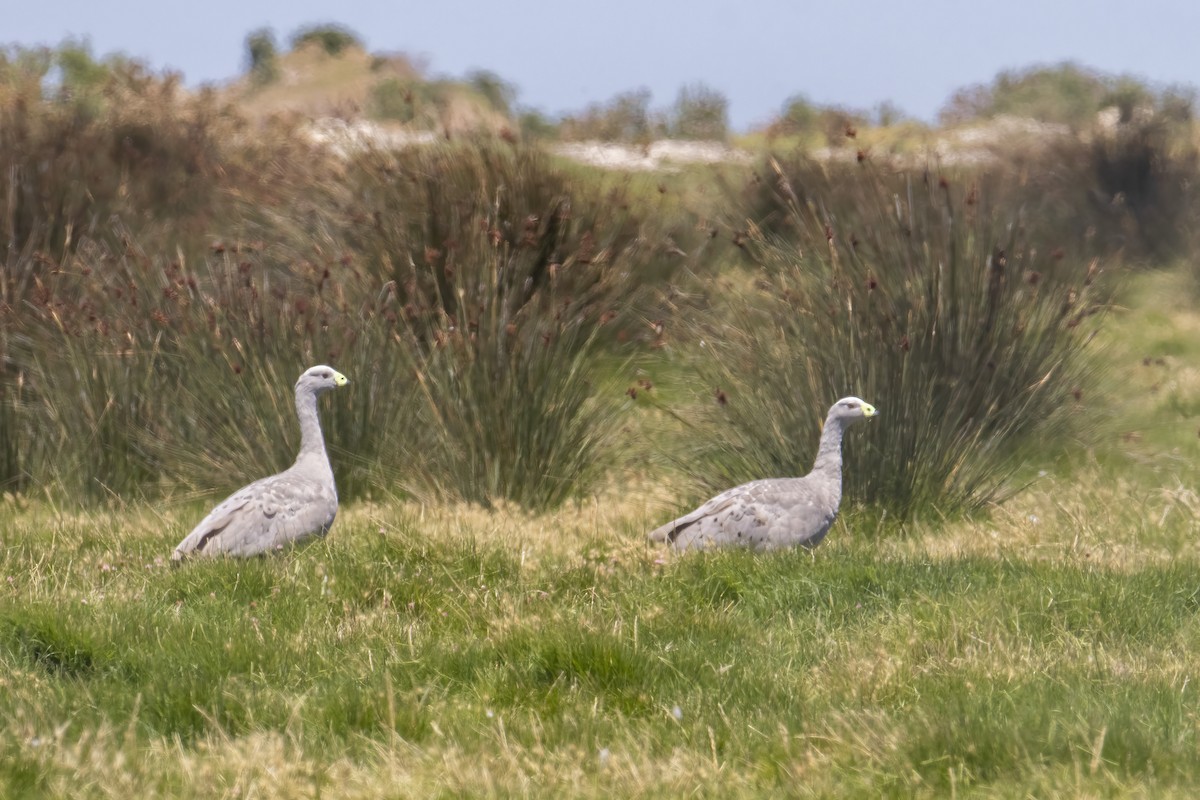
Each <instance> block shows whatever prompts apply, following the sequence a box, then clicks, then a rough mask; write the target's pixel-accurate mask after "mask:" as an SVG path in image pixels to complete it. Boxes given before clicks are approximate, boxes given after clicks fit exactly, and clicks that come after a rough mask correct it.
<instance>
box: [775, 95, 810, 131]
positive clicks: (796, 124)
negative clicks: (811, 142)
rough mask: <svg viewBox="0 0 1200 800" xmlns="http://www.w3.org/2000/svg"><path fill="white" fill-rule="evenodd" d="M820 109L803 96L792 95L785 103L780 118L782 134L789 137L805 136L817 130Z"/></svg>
mask: <svg viewBox="0 0 1200 800" xmlns="http://www.w3.org/2000/svg"><path fill="white" fill-rule="evenodd" d="M819 116H820V109H818V108H817V106H816V105H814V104H813V103H812V101H810V100H809V99H808V98H807V97H805V96H804V95H802V94H797V95H792V96H791V97H789V98H788V99H787V100H785V101H784V102H783V113H782V114H781V115H780V117H779V128H780V132H781V133H784V134H789V135H796V134H805V133H808V132H810V131H812V130H814V129H816V127H817V124H818V118H819Z"/></svg>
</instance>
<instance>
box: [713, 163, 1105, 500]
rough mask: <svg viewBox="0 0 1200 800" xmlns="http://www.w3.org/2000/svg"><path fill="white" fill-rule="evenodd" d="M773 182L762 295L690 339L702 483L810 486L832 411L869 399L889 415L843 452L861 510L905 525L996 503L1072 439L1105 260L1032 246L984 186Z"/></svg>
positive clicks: (804, 167)
mask: <svg viewBox="0 0 1200 800" xmlns="http://www.w3.org/2000/svg"><path fill="white" fill-rule="evenodd" d="M776 167H777V168H776V169H774V170H773V171H774V172H775V175H776V177H777V179H778V184H777V185H778V187H779V189H780V191H781V192H783V193H784V194H785V195H786V198H787V203H788V205H789V209H790V214H789V218H788V221H789V225H788V228H789V231H788V235H787V236H780V235H774V236H771V235H765V234H762V233H760V232H759V231H757V230H756V229H753V228H751V230H750V231H749V232H748V233H747V234H744V242H743V244H744V246H745V247H746V248H747V249H748V251H749V252H750V253H751V255H752V257H753V260H754V263H756V264H757V265H759V271H758V273H757V283H756V285H755V288H754V289H753V290H750V291H748V292H746V293H745V294H744V295H743V296H742V297H740V298H738V299H737V300H735V301H733V302H732V303H731V311H730V313H731V319H729V320H722V321H721V324H711V325H707V326H705V327H704V328H703V329H702V330H700V331H698V332H697V335H698V336H702V337H703V340H704V343H705V347H704V352H705V353H707V354H708V356H707V357H706V358H704V359H703V360H701V362H700V366H699V376H700V378H701V385H702V386H703V387H705V391H706V392H708V393H709V397H710V400H709V403H708V404H707V408H708V409H709V412H708V414H707V418H706V419H705V421H704V423H703V424H701V425H700V426H699V427H698V428H695V429H694V430H693V433H694V434H695V435H696V436H697V437H698V439H697V441H698V444H697V446H696V452H697V455H696V458H695V459H694V460H693V461H692V462H691V464H692V466H691V471H692V473H693V475H694V476H695V477H696V478H697V479H699V480H700V481H701V482H702V483H703V484H704V485H705V486H706V487H707V488H709V489H712V488H717V487H725V486H729V485H733V484H736V483H740V482H742V481H745V480H747V479H750V478H755V477H764V476H779V475H799V474H804V473H805V472H807V471H808V469H809V467H810V465H811V461H812V458H813V456H814V453H815V446H816V443H817V438H818V434H819V426H818V423H819V422H820V421H821V420H822V419H824V414H825V411H826V410H827V409H828V407H829V406H830V404H832V402H833V401H834V400H836V399H837V398H839V397H842V396H844V395H848V394H857V395H860V396H862V397H864V398H865V399H867V400H869V401H871V402H874V403H876V404H877V405H878V406H879V407H880V410H881V418H880V419H879V421H878V424H872V425H869V426H863V427H864V428H865V429H866V430H864V431H856V432H855V438H856V439H858V440H859V441H855V442H854V443H853V444H852V445H851V446H849V447H847V448H846V474H847V481H848V485H849V487H850V488H849V494H850V496H853V497H858V498H861V499H863V500H865V501H867V502H870V503H873V504H876V505H878V506H881V507H883V508H885V509H887V510H888V511H889V512H891V513H895V514H897V515H899V516H901V517H909V516H912V515H914V514H917V513H923V512H929V511H932V510H935V509H936V510H937V511H938V512H940V513H953V512H956V511H970V510H973V509H977V508H980V507H982V506H984V505H985V504H987V503H989V502H991V501H993V500H996V499H999V498H1001V497H1003V496H1004V495H1005V494H1006V492H1007V491H1008V490H1009V489H1010V488H1011V486H1010V484H1009V479H1010V478H1011V477H1012V476H1013V475H1014V474H1015V473H1016V472H1017V471H1018V470H1019V469H1020V468H1021V466H1022V464H1023V463H1024V459H1026V458H1028V457H1031V456H1033V455H1035V454H1043V457H1045V455H1044V454H1045V453H1046V452H1047V451H1046V449H1045V448H1046V446H1047V443H1049V442H1052V441H1054V440H1056V439H1059V438H1061V437H1063V436H1066V435H1068V433H1070V432H1072V431H1074V430H1075V429H1076V425H1075V421H1074V412H1075V411H1076V410H1077V409H1078V408H1079V407H1080V406H1079V398H1081V397H1082V396H1084V393H1085V392H1087V391H1088V389H1089V387H1090V383H1089V375H1090V370H1091V369H1092V367H1091V361H1090V360H1089V359H1088V358H1087V353H1086V351H1085V345H1086V343H1087V341H1088V336H1087V333H1086V332H1087V330H1088V329H1089V328H1090V325H1089V324H1084V323H1085V322H1087V321H1088V316H1089V315H1090V314H1091V313H1092V312H1093V311H1094V310H1096V309H1097V308H1098V306H1097V305H1096V298H1095V292H1096V289H1095V287H1094V286H1093V279H1094V277H1095V273H1096V266H1095V263H1094V262H1093V263H1092V264H1091V265H1088V264H1087V263H1086V262H1084V263H1081V262H1080V261H1078V260H1076V259H1075V258H1074V257H1073V256H1071V255H1068V254H1065V253H1064V252H1063V251H1059V250H1054V249H1053V248H1051V247H1046V246H1042V243H1041V242H1038V241H1034V240H1031V239H1030V238H1029V235H1028V231H1027V230H1026V228H1025V227H1024V219H1023V216H1022V214H1021V212H1020V210H1019V208H1013V207H1007V206H1004V205H1001V204H996V203H994V201H993V197H992V196H991V195H990V194H988V193H986V192H983V191H981V190H979V188H978V187H971V186H955V185H952V184H950V183H948V182H946V181H945V180H944V179H939V178H938V177H937V176H936V175H930V174H928V173H925V174H921V173H916V174H905V173H897V174H887V173H884V172H882V171H879V170H876V169H875V168H874V167H871V166H869V164H868V165H864V166H862V167H857V168H846V169H832V170H831V171H830V172H825V171H823V169H822V168H821V167H819V166H816V165H812V164H801V163H797V164H792V165H790V166H789V168H787V169H784V168H781V167H778V165H776ZM802 190H803V191H802ZM998 194H999V193H998ZM1001 198H1002V195H1001ZM714 391H717V392H719V399H720V400H722V402H721V403H715V402H712V400H711V396H712V395H711V393H712V392H714ZM863 440H865V441H863Z"/></svg>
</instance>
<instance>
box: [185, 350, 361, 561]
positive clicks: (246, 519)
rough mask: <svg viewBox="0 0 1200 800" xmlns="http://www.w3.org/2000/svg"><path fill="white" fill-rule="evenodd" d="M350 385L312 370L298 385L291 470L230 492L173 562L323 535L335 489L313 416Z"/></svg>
mask: <svg viewBox="0 0 1200 800" xmlns="http://www.w3.org/2000/svg"><path fill="white" fill-rule="evenodd" d="M347 383H349V381H348V380H346V376H344V375H342V374H341V373H340V372H338V371H337V370H335V369H332V368H331V367H326V366H316V367H312V368H310V369H308V370H306V371H305V372H304V374H303V375H301V376H300V379H299V380H298V381H296V415H297V417H298V418H299V420H300V452H299V454H298V455H297V456H296V461H295V463H293V464H292V466H291V467H289V468H288V469H286V470H284V471H283V472H280V473H279V474H277V475H272V476H270V477H269V478H263V479H261V480H257V481H255V482H254V483H251V484H249V485H248V486H244V487H242V488H241V489H239V490H237V491H236V492H234V493H233V494H232V495H231V496H230V497H229V498H228V499H226V500H225V501H224V502H222V503H221V504H220V505H218V506H217V507H216V508H214V509H213V510H212V512H211V513H210V514H209V515H208V516H207V517H205V518H204V519H203V520H201V522H200V524H199V525H197V526H196V527H195V529H193V530H192V532H191V533H189V534H188V535H187V536H186V537H185V538H184V540H183V541H182V542H180V543H179V546H178V547H176V548H175V552H174V553H173V554H172V555H171V559H172V560H173V561H181V560H182V559H185V558H191V557H195V556H234V557H245V556H254V555H259V554H260V553H267V552H270V551H272V550H277V549H280V548H282V547H284V546H285V545H289V544H293V543H295V542H299V541H302V540H304V539H308V538H310V537H313V536H324V535H325V534H326V533H328V532H329V528H330V526H331V525H333V519H334V517H335V516H336V515H337V507H338V499H337V488H336V486H335V485H334V481H333V469H332V468H331V467H330V465H329V456H328V455H327V454H326V452H325V438H324V436H323V435H322V434H321V423H320V420H319V419H318V417H317V397H318V396H319V395H320V394H322V393H324V392H326V391H329V390H330V389H335V388H337V387H339V386H345V385H346V384H347Z"/></svg>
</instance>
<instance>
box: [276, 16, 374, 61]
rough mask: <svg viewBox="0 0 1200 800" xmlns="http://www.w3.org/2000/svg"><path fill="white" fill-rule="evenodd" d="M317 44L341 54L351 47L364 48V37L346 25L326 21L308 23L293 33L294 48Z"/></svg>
mask: <svg viewBox="0 0 1200 800" xmlns="http://www.w3.org/2000/svg"><path fill="white" fill-rule="evenodd" d="M309 44H315V45H317V46H318V47H320V48H321V49H322V50H324V51H325V52H326V53H328V54H329V55H331V56H336V55H340V54H341V53H342V51H343V50H345V49H347V48H349V47H358V48H362V46H363V43H362V38H361V37H360V36H359V35H358V34H357V33H355V32H354V31H352V30H350V29H349V28H347V27H346V26H345V25H337V24H335V23H324V24H320V25H307V26H305V27H303V28H300V29H299V30H297V31H296V32H295V33H293V34H292V49H293V50H298V49H300V48H301V47H304V46H305V45H309Z"/></svg>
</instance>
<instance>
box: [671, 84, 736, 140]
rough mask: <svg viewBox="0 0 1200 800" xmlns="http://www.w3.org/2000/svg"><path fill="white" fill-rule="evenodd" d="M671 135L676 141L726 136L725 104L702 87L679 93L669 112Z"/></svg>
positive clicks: (727, 128) (717, 138) (724, 101)
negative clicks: (677, 139)
mask: <svg viewBox="0 0 1200 800" xmlns="http://www.w3.org/2000/svg"><path fill="white" fill-rule="evenodd" d="M670 130H671V135H672V136H674V137H676V138H679V139H716V140H720V141H724V140H725V139H726V138H727V137H728V136H729V100H728V99H726V97H725V95H723V94H721V93H720V92H718V91H717V90H716V89H713V88H712V87H710V86H706V85H704V84H703V83H696V84H691V85H689V86H684V87H683V88H681V89H680V90H679V96H678V97H677V98H676V99H675V106H674V108H672V109H671V123H670Z"/></svg>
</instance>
